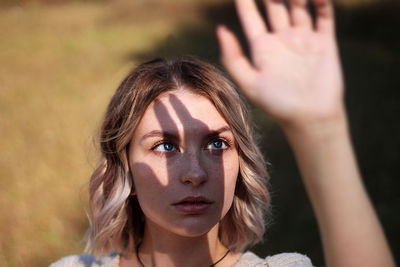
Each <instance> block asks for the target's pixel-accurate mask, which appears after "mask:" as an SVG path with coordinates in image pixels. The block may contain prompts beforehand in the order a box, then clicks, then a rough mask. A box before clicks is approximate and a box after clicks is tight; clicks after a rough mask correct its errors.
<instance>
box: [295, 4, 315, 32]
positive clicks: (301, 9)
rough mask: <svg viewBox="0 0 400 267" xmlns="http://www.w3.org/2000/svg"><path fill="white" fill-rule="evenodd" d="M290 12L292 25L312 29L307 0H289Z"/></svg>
mask: <svg viewBox="0 0 400 267" xmlns="http://www.w3.org/2000/svg"><path fill="white" fill-rule="evenodd" d="M290 14H291V19H292V25H293V26H294V27H301V28H309V29H312V27H313V25H312V19H311V14H310V12H309V11H308V9H307V0H291V1H290Z"/></svg>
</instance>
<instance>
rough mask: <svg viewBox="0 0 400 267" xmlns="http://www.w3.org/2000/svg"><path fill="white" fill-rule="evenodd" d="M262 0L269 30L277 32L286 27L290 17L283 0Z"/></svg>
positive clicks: (288, 24)
mask: <svg viewBox="0 0 400 267" xmlns="http://www.w3.org/2000/svg"><path fill="white" fill-rule="evenodd" d="M264 2H265V7H266V9H267V15H268V21H269V24H270V25H271V30H272V31H274V32H277V31H281V30H284V29H286V28H288V27H289V26H290V17H289V13H288V9H287V7H286V6H285V4H284V0H264Z"/></svg>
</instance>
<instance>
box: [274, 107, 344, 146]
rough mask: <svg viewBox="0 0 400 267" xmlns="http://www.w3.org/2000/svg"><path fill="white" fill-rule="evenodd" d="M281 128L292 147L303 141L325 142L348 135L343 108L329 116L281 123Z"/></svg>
mask: <svg viewBox="0 0 400 267" xmlns="http://www.w3.org/2000/svg"><path fill="white" fill-rule="evenodd" d="M281 127H282V129H283V132H284V133H285V135H286V137H287V138H288V140H289V142H290V143H291V144H292V145H295V143H296V142H304V141H306V142H307V143H309V142H312V143H318V142H319V141H322V142H326V141H328V140H329V139H332V138H334V139H335V138H337V137H339V136H343V135H348V120H347V114H346V111H345V109H344V107H343V108H340V109H339V110H338V111H337V112H336V113H335V114H333V115H331V116H327V117H324V118H313V119H311V118H309V119H299V120H294V121H293V122H285V123H282V124H281Z"/></svg>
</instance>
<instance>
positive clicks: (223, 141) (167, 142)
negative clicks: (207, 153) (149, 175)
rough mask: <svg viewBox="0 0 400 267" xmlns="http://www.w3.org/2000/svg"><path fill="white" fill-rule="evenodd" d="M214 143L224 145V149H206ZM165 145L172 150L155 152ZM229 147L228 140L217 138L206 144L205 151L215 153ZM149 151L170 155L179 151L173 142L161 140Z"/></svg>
mask: <svg viewBox="0 0 400 267" xmlns="http://www.w3.org/2000/svg"><path fill="white" fill-rule="evenodd" d="M214 142H222V143H223V144H222V145H225V146H226V147H224V148H217V149H208V146H209V145H211V144H212V143H214ZM166 144H171V145H172V146H173V150H165V151H159V150H157V148H158V147H159V146H162V145H166ZM231 146H232V143H231V142H230V141H229V140H227V139H225V138H221V137H219V138H216V139H214V140H212V141H210V142H208V143H207V146H206V149H207V150H211V151H212V150H215V151H223V150H227V149H229V148H230V147H231ZM150 150H152V151H155V152H157V153H170V152H175V151H177V150H179V149H178V148H177V147H176V146H175V144H174V143H173V142H170V141H168V140H161V141H159V142H157V143H156V144H154V145H153V146H152V147H151V149H150Z"/></svg>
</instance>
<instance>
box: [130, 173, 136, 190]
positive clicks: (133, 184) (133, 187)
mask: <svg viewBox="0 0 400 267" xmlns="http://www.w3.org/2000/svg"><path fill="white" fill-rule="evenodd" d="M129 179H130V180H131V183H132V186H131V193H130V194H129V195H130V196H136V187H135V181H134V180H133V175H132V171H131V170H129Z"/></svg>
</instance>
